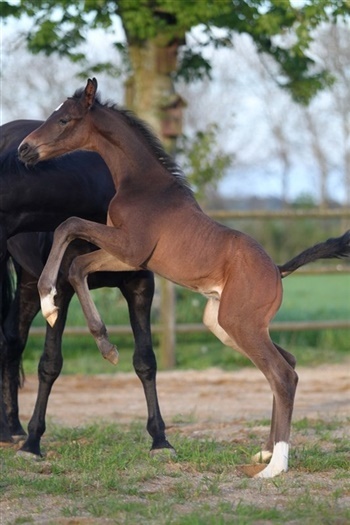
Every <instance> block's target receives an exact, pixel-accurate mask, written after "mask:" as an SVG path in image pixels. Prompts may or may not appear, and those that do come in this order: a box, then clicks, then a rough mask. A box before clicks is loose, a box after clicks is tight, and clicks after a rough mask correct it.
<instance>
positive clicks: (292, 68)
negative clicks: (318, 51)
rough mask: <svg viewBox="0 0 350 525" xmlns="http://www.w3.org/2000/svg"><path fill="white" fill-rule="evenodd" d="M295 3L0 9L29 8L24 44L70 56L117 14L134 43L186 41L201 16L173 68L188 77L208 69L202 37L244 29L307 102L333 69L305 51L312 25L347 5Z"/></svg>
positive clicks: (223, 0) (4, 10)
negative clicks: (197, 34) (199, 32)
mask: <svg viewBox="0 0 350 525" xmlns="http://www.w3.org/2000/svg"><path fill="white" fill-rule="evenodd" d="M293 5H294V4H292V3H291V2H290V0H267V1H265V2H262V1H261V0H250V1H249V2H247V1H245V0H206V1H205V2H197V1H193V0H192V1H188V2H184V1H183V0H153V1H152V2H151V1H149V0H132V1H130V0H119V1H118V2H115V1H112V0H107V1H103V0H87V1H85V2H82V1H81V0H75V1H71V0H35V1H34V0H18V2H16V3H15V4H14V3H13V2H12V1H11V2H10V1H7V0H4V1H3V2H2V3H1V16H2V17H3V18H4V19H6V18H8V17H17V18H20V17H21V16H22V15H27V16H29V17H30V18H32V20H33V25H32V28H31V30H30V31H29V35H28V46H29V49H31V50H32V51H33V52H39V51H40V50H42V51H44V52H45V53H47V54H51V53H53V52H58V53H59V54H61V55H66V56H68V57H69V58H71V59H72V60H75V61H76V60H83V56H82V54H81V52H80V51H79V44H81V43H82V42H83V41H84V40H85V38H86V34H87V31H88V30H89V29H94V28H104V29H105V30H106V31H113V26H114V23H115V17H116V16H120V17H121V20H122V24H123V27H124V30H125V33H126V37H127V42H128V44H132V45H140V46H142V45H143V44H144V42H145V41H147V40H152V39H157V41H158V43H159V45H166V44H167V43H169V42H172V41H174V40H178V41H184V38H185V35H186V33H187V32H189V31H190V30H191V28H193V27H195V26H198V25H199V24H201V25H202V27H203V28H204V35H205V38H204V39H203V40H202V41H201V42H198V45H197V49H196V50H195V51H194V50H191V49H189V48H188V47H186V46H185V47H184V50H183V53H182V63H180V64H179V67H178V71H177V72H178V74H179V75H182V76H183V77H184V78H185V79H187V80H189V81H193V79H195V78H202V77H203V76H205V75H207V76H209V75H210V69H211V64H210V62H209V61H208V60H207V59H206V58H205V57H204V55H203V49H205V47H206V46H207V45H208V44H214V45H215V46H217V47H222V46H227V45H231V36H232V34H233V33H234V32H238V33H248V34H250V35H251V37H252V38H253V40H254V42H255V44H256V46H257V48H258V50H259V51H261V52H264V53H268V54H269V55H271V56H273V57H274V58H275V60H276V61H277V63H278V64H279V66H280V69H281V73H282V77H283V78H282V80H281V85H282V86H283V87H284V88H286V89H288V90H289V91H290V92H291V93H292V95H293V96H294V98H295V99H296V100H298V101H300V102H303V103H306V102H308V101H309V100H310V98H311V97H312V96H313V95H314V94H315V93H316V92H317V91H318V90H320V89H322V88H323V87H325V86H327V85H329V84H330V83H331V82H332V78H331V76H330V75H329V74H328V73H327V72H326V71H324V70H320V69H319V68H316V67H315V63H314V61H313V60H312V58H310V56H308V54H307V51H308V47H309V45H310V42H311V41H312V31H313V30H314V29H315V28H316V27H318V26H319V25H320V24H322V23H324V22H327V21H328V22H336V20H337V19H338V18H340V17H341V18H347V17H348V16H349V14H350V6H349V3H348V2H344V1H342V0H320V1H318V2H309V1H306V2H303V3H302V5H301V6H296V7H293ZM217 29H220V30H222V32H224V36H223V34H222V32H221V34H220V35H218V32H217ZM285 35H287V36H289V37H291V36H292V38H289V40H290V41H291V42H292V43H291V44H286V39H285V38H284V36H285ZM277 36H279V37H282V38H276V37H277ZM287 40H288V39H287Z"/></svg>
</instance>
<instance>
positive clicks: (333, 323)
mask: <svg viewBox="0 0 350 525" xmlns="http://www.w3.org/2000/svg"><path fill="white" fill-rule="evenodd" d="M209 214H210V216H211V217H212V218H214V219H215V220H218V221H224V220H229V219H248V220H249V219H262V220H267V219H271V220H273V219H286V220H288V219H293V220H294V219H298V220H299V219H306V218H315V219H325V218H327V219H329V218H332V219H333V218H338V219H339V220H341V222H342V226H341V227H342V229H343V228H344V223H345V222H346V223H347V224H346V225H345V229H346V228H350V222H349V223H348V221H347V219H350V209H348V208H347V209H345V208H343V209H327V210H281V211H273V212H271V211H265V210H256V211H228V210H215V211H212V212H210V213H209ZM298 273H304V274H316V273H318V274H319V273H350V265H347V264H342V263H341V262H340V261H339V264H337V265H336V266H324V267H318V268H314V269H306V270H305V269H303V270H299V271H298ZM160 290H161V293H160V295H161V308H160V310H161V312H162V313H163V316H162V319H161V323H160V324H155V325H153V326H152V330H153V333H158V334H160V336H161V341H160V346H161V349H160V354H161V361H162V365H163V366H164V367H166V368H172V367H173V366H174V365H175V340H176V333H182V334H184V333H193V332H205V331H207V329H206V327H205V326H204V325H203V324H197V323H196V324H194V323H186V324H175V292H174V290H175V288H174V285H173V284H172V283H170V282H169V281H165V280H164V279H161V280H160ZM327 329H350V319H344V320H325V321H298V322H277V321H275V322H273V323H272V324H271V330H272V331H303V330H327ZM108 332H109V333H110V334H132V331H131V328H130V326H129V325H119V326H117V325H113V326H109V327H108ZM30 334H31V335H33V336H39V335H41V336H42V335H44V334H45V327H32V328H31V330H30ZM65 334H67V335H73V336H75V335H76V336H81V335H85V334H89V331H88V329H87V327H85V326H75V327H73V326H66V328H65Z"/></svg>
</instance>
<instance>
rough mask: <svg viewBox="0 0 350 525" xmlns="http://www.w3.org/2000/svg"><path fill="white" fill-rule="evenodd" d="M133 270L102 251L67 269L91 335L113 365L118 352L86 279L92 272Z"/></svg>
mask: <svg viewBox="0 0 350 525" xmlns="http://www.w3.org/2000/svg"><path fill="white" fill-rule="evenodd" d="M133 270H136V268H132V267H131V266H128V265H126V264H124V263H123V262H121V261H119V260H118V259H116V258H115V257H113V256H112V255H110V254H109V253H107V252H105V251H104V250H97V251H95V252H91V253H87V254H85V255H80V256H78V257H76V258H75V259H74V260H73V262H72V264H71V266H70V269H69V276H68V279H69V282H70V283H71V285H72V286H73V288H74V290H75V293H76V294H77V296H78V299H79V301H80V304H81V307H82V310H83V313H84V316H85V319H86V321H87V325H88V327H89V330H90V332H91V335H92V336H93V338H94V339H95V341H96V344H97V346H98V349H99V350H100V352H101V354H102V356H103V357H104V359H107V360H108V361H110V362H111V363H112V364H114V365H116V364H117V363H118V351H117V348H116V347H115V346H114V345H113V344H112V343H110V341H109V340H108V334H107V328H106V326H105V324H104V323H103V321H102V319H101V317H100V315H99V313H98V311H97V308H96V306H95V303H94V302H93V300H92V297H91V294H90V290H89V287H88V284H87V278H88V275H89V274H90V273H94V272H114V271H116V272H119V271H133Z"/></svg>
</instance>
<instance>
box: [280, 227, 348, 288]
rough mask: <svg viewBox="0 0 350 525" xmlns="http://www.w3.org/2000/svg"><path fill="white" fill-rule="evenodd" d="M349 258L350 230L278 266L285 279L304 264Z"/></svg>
mask: <svg viewBox="0 0 350 525" xmlns="http://www.w3.org/2000/svg"><path fill="white" fill-rule="evenodd" d="M346 257H350V230H348V231H347V232H346V233H344V235H342V236H341V237H335V238H334V239H328V240H327V241H325V242H320V243H319V244H315V246H311V248H307V249H306V250H304V251H303V252H301V253H300V254H299V255H297V256H296V257H293V259H291V260H290V261H288V262H286V263H285V264H282V265H280V266H278V269H279V271H280V273H281V277H282V278H283V277H287V275H289V274H290V273H292V272H294V271H295V270H297V269H298V268H300V267H301V266H304V264H308V263H310V262H314V261H317V260H318V259H342V258H346Z"/></svg>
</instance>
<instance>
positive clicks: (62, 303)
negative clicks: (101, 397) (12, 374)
mask: <svg viewBox="0 0 350 525" xmlns="http://www.w3.org/2000/svg"><path fill="white" fill-rule="evenodd" d="M73 293H74V292H73V288H72V287H71V286H70V285H69V283H68V282H67V281H66V279H65V278H64V277H63V276H60V277H59V279H58V281H57V296H56V304H57V306H58V308H59V310H58V318H57V322H56V323H55V326H54V327H53V328H51V326H49V325H48V324H47V326H46V338H45V346H44V351H43V354H42V356H41V358H40V362H39V367H38V376H39V388H38V395H37V400H36V403H35V408H34V412H33V415H32V417H31V419H30V421H29V424H28V438H27V439H26V441H25V443H24V444H23V446H22V447H21V449H20V450H19V453H23V452H26V453H30V454H34V455H36V456H41V450H40V440H41V437H42V435H43V434H44V432H45V429H46V424H45V417H46V409H47V404H48V400H49V396H50V392H51V389H52V386H53V384H54V382H55V380H56V379H57V377H58V376H59V374H60V372H61V369H62V364H63V358H62V334H63V330H64V326H65V323H66V318H67V312H68V306H69V303H70V300H71V298H72V296H73Z"/></svg>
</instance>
